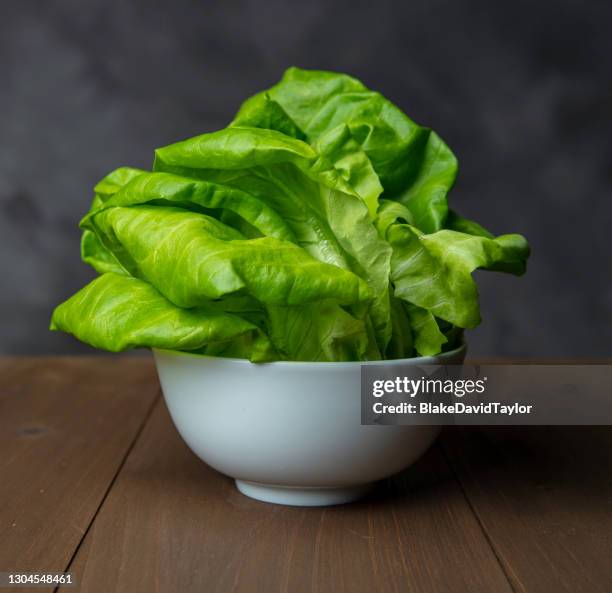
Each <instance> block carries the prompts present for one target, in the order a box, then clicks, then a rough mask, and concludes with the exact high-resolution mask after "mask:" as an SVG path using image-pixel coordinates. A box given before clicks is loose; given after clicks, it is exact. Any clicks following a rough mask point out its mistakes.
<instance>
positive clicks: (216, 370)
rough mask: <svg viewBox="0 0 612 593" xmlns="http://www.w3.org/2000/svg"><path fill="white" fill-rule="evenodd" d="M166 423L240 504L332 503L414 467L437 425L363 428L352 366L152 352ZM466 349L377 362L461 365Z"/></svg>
mask: <svg viewBox="0 0 612 593" xmlns="http://www.w3.org/2000/svg"><path fill="white" fill-rule="evenodd" d="M154 355H155V361H156V364H157V372H158V374H159V379H160V382H161V386H162V391H163V393H164V397H165V399H166V403H167V405H168V409H169V410H170V414H171V416H172V419H173V420H174V423H175V425H176V427H177V429H178V431H179V433H180V434H181V436H182V437H183V439H184V440H185V442H186V443H187V445H189V447H190V448H191V450H192V451H193V452H194V453H195V454H196V455H197V456H198V457H200V459H202V460H203V461H205V462H206V463H208V464H209V465H210V466H212V467H213V468H215V469H216V470H218V471H220V472H221V473H224V474H226V475H228V476H231V477H232V478H235V480H236V486H237V487H238V489H239V490H240V491H241V492H242V493H243V494H246V495H247V496H250V497H252V498H257V499H259V500H264V501H267V502H274V503H280V504H289V505H300V506H316V505H329V504H339V503H344V502H349V501H351V500H355V499H357V498H359V497H360V496H362V495H363V494H365V493H366V492H367V490H368V488H369V486H370V485H371V484H372V483H373V482H375V481H377V480H380V479H382V478H386V477H387V476H390V475H392V474H395V473H397V472H399V471H401V470H403V469H404V468H406V467H408V466H409V465H411V464H412V463H413V462H414V461H416V460H417V459H418V458H419V457H420V456H421V455H422V454H423V453H424V452H425V451H426V450H427V448H428V447H429V446H430V445H431V444H432V443H433V441H434V440H435V438H436V436H437V435H438V433H439V428H438V427H436V426H362V424H361V396H360V377H361V374H360V367H361V364H368V363H358V362H272V363H266V364H253V363H251V362H249V361H246V360H239V359H228V358H213V357H208V356H196V355H191V354H185V353H179V352H172V351H167V350H155V351H154ZM464 355H465V346H462V347H461V348H458V349H457V350H453V351H451V352H447V353H444V354H441V355H438V356H435V357H420V358H412V359H406V360H401V361H394V360H388V361H383V362H382V363H381V362H378V363H376V364H385V365H394V364H398V362H399V363H401V364H414V365H423V364H440V363H446V364H461V363H462V362H463V358H464Z"/></svg>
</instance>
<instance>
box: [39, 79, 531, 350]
mask: <svg viewBox="0 0 612 593" xmlns="http://www.w3.org/2000/svg"><path fill="white" fill-rule="evenodd" d="M456 175H457V160H456V158H455V156H454V155H453V153H452V152H451V151H450V149H449V148H448V146H446V144H445V143H444V142H443V141H442V140H441V138H440V137H439V136H437V135H436V134H435V132H433V131H431V130H429V129H428V128H424V127H422V126H419V125H418V124H416V123H414V122H413V121H412V120H411V119H410V118H408V117H407V116H406V115H405V114H404V113H403V112H402V111H401V110H400V109H399V108H398V107H396V106H395V105H393V103H391V102H390V101H388V100H387V99H385V98H384V97H383V96H382V95H380V94H379V93H376V92H374V91H371V90H369V89H367V88H366V87H365V86H364V85H363V84H362V83H361V82H359V81H358V80H356V79H354V78H352V77H350V76H347V75H344V74H336V73H331V72H321V71H307V70H300V69H297V68H290V69H289V70H288V71H287V72H286V73H285V75H284V77H283V79H282V80H281V81H280V82H279V83H278V84H276V85H275V86H273V87H272V88H270V89H268V90H267V91H263V92H261V93H258V94H257V95H255V96H254V97H251V98H250V99H247V100H246V101H245V102H244V104H243V105H242V106H241V108H240V109H239V111H238V113H237V114H236V116H235V117H234V119H233V121H232V122H231V123H230V124H229V125H228V127H227V128H225V129H223V130H219V131H217V132H213V133H209V134H202V135H200V136H196V137H194V138H190V139H187V140H183V141H181V142H177V143H175V144H171V145H169V146H165V147H162V148H158V149H157V150H156V151H155V158H154V163H153V167H152V171H144V170H141V169H134V168H130V167H122V168H119V169H116V170H115V171H113V172H111V173H110V174H109V175H107V176H106V177H105V178H104V179H102V180H101V181H100V182H99V183H98V184H97V185H96V187H95V188H94V197H93V200H92V203H91V206H90V208H89V211H88V212H87V213H86V214H85V216H84V218H83V219H82V220H81V228H82V231H83V235H82V241H81V256H82V259H83V261H85V262H86V263H88V264H90V265H91V266H92V267H93V268H94V269H95V270H96V271H97V272H98V273H99V274H100V276H99V278H97V279H96V280H94V281H93V282H91V283H90V284H88V285H87V286H86V287H84V288H83V289H82V290H81V291H79V292H78V293H77V294H76V295H74V296H73V297H71V298H69V299H68V300H67V301H66V302H65V303H63V304H61V305H59V306H58V307H57V308H56V310H55V311H54V313H53V316H52V321H51V328H52V329H57V330H62V331H66V332H69V333H71V334H73V335H75V336H76V337H77V338H79V339H80V340H82V341H84V342H87V343H89V344H91V345H92V346H95V347H97V348H102V349H106V350H110V351H121V350H125V349H128V348H136V347H157V348H166V349H172V350H180V351H189V352H193V353H198V354H208V355H213V356H231V357H239V358H247V359H250V360H252V361H254V362H261V361H269V360H312V361H348V360H379V359H385V358H405V357H411V356H415V355H435V354H438V353H439V352H441V351H443V350H444V349H449V348H453V347H456V346H457V345H458V344H460V343H461V340H462V332H463V329H464V328H472V327H475V326H476V325H477V324H478V323H479V322H480V312H479V306H478V292H477V288H476V284H475V282H474V279H473V277H472V273H473V271H474V270H475V269H488V270H497V271H503V272H509V273H513V274H517V275H520V274H522V273H524V271H525V264H526V260H527V258H528V256H529V247H528V245H527V242H526V241H525V239H524V238H523V237H522V236H520V235H501V236H498V237H495V236H493V234H491V233H490V232H489V231H487V230H486V229H485V228H484V227H482V226H480V225H479V224H478V223H476V222H474V221H471V220H467V219H464V218H462V217H461V216H460V215H458V214H457V213H456V212H455V211H454V210H451V209H450V208H449V206H448V193H449V191H450V189H451V188H452V186H453V184H454V181H455V178H456Z"/></svg>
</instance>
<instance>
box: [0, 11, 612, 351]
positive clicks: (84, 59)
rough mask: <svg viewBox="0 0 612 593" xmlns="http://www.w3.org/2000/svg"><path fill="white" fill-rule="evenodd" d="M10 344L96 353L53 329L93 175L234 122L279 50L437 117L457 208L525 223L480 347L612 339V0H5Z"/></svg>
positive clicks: (84, 275)
mask: <svg viewBox="0 0 612 593" xmlns="http://www.w3.org/2000/svg"><path fill="white" fill-rule="evenodd" d="M0 13H1V14H0V17H1V18H0V72H1V80H2V83H1V90H0V142H1V144H2V149H1V151H0V209H1V220H0V265H1V270H0V271H1V273H0V277H1V278H2V290H1V291H0V324H1V341H0V347H1V350H2V351H3V352H10V353H50V352H63V353H68V352H93V351H92V350H91V349H89V348H88V347H86V346H83V345H81V344H79V343H78V342H77V341H76V340H74V339H72V338H70V337H69V336H64V335H60V334H51V333H49V332H48V331H47V329H46V327H47V324H48V319H49V315H50V313H51V310H52V308H53V306H54V305H55V304H57V303H58V302H59V301H61V300H63V299H64V298H66V297H67V296H69V295H70V294H71V293H72V292H73V291H75V290H76V289H78V288H79V287H80V286H82V285H83V284H84V283H85V282H86V281H88V279H90V278H91V277H93V272H92V271H91V270H89V269H88V268H87V267H86V266H85V265H84V264H81V263H80V260H79V231H78V229H77V221H78V219H79V218H80V216H81V215H82V214H83V213H84V212H85V210H86V209H87V207H88V203H89V201H90V197H91V188H92V186H93V185H94V184H95V182H96V181H97V180H98V179H99V178H100V177H102V176H103V175H104V174H106V173H107V172H108V171H109V170H111V169H113V168H115V167H117V166H119V165H134V166H148V165H150V163H151V159H152V151H153V149H154V148H155V147H157V146H162V145H164V144H168V143H170V142H173V141H176V140H179V139H182V138H184V137H188V136H193V135H196V134H197V133H201V132H205V131H210V130H214V129H217V128H220V127H223V126H224V125H225V124H226V123H227V122H228V121H229V119H230V118H231V116H232V114H233V113H234V112H235V110H236V108H237V107H238V105H239V103H240V101H241V100H242V99H243V98H245V97H246V96H248V95H250V94H252V93H253V92H255V91H257V90H260V89H262V88H264V87H266V86H268V85H270V84H271V83H273V82H275V81H276V80H277V79H278V78H279V77H280V76H281V74H282V71H283V70H284V68H285V67H287V66H289V65H293V64H295V65H299V66H302V67H311V68H323V69H334V70H340V71H345V72H348V73H350V74H353V75H355V76H357V77H359V78H361V79H362V80H363V81H364V82H365V83H366V84H367V85H369V86H370V87H372V88H374V89H376V90H379V91H381V92H382V93H383V94H385V95H386V96H387V97H389V98H390V99H392V100H393V101H395V102H396V103H397V104H398V105H399V106H400V107H402V108H403V109H404V110H405V111H406V112H407V113H408V114H409V115H410V116H411V117H412V118H413V119H415V120H416V121H417V122H419V123H422V124H425V125H429V126H431V127H433V128H434V129H435V130H437V131H438V132H439V133H440V135H441V136H442V137H443V138H445V140H446V141H447V142H448V143H449V144H450V146H451V147H452V148H453V149H454V151H455V152H456V154H457V156H458V157H459V160H460V164H461V172H460V176H459V181H458V184H457V186H456V188H455V190H454V191H453V193H452V196H451V203H452V205H453V206H454V207H455V208H456V209H458V210H459V211H461V212H462V213H463V214H464V215H465V216H468V217H473V218H476V219H477V220H478V221H479V222H481V223H482V224H484V225H486V226H488V227H490V228H491V229H492V230H493V231H494V232H496V233H504V232H511V231H516V232H522V233H524V234H525V235H526V236H527V237H528V239H529V240H530V242H531V245H532V248H533V257H532V260H531V262H530V267H529V270H528V273H527V275H526V276H525V277H524V278H520V279H517V278H514V277H507V276H503V275H496V274H486V273H478V278H477V279H478V281H479V284H480V286H481V302H482V314H483V319H484V323H483V324H482V325H481V326H480V328H478V329H477V330H475V331H473V332H470V334H469V341H470V346H471V351H472V353H475V354H481V355H482V354H485V355H535V356H549V355H550V356H552V355H556V356H604V355H607V356H609V355H610V354H611V350H612V349H611V347H610V338H611V337H612V328H611V322H612V315H611V313H612V306H611V304H612V280H611V279H610V276H611V274H612V266H611V263H612V261H611V256H610V247H609V246H610V243H611V237H610V227H611V226H612V225H611V223H612V201H611V197H612V196H611V195H610V181H611V177H612V169H611V167H610V160H611V156H612V154H611V152H612V151H611V148H610V138H611V136H612V122H611V119H610V116H611V115H612V109H611V106H612V77H611V74H612V67H611V66H612V35H611V33H612V24H611V23H612V5H611V4H610V3H606V2H594V1H588V2H581V1H579V0H571V1H555V2H554V1H540V2H520V1H513V2H490V1H488V0H477V1H467V2H457V1H453V0H430V1H427V2H406V1H403V2H389V1H385V0H378V1H377V2H356V1H346V2H343V1H331V0H309V1H300V2H277V1H263V0H260V1H259V2H255V1H251V2H249V1H240V2H232V1H229V0H226V1H224V2H214V3H212V2H204V1H199V2H196V1H193V2H190V1H187V0H173V1H172V2H168V1H167V0H166V1H164V2H155V1H150V0H149V1H147V2H144V1H140V2H130V1H124V2H113V1H109V0H104V1H102V0H87V1H84V0H72V1H69V0H59V1H52V2H41V1H20V2H10V3H7V2H3V3H2V7H1V8H0Z"/></svg>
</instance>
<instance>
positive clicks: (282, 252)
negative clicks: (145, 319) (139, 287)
mask: <svg viewBox="0 0 612 593" xmlns="http://www.w3.org/2000/svg"><path fill="white" fill-rule="evenodd" d="M88 223H89V224H91V226H92V228H93V229H94V230H95V232H96V234H97V235H98V236H99V237H100V238H101V239H102V242H103V243H104V245H105V246H106V247H107V248H108V249H109V250H110V251H111V252H112V253H113V254H114V255H115V257H116V258H117V259H118V260H119V261H121V263H122V265H123V267H124V268H126V269H127V270H129V272H130V273H131V274H132V275H133V276H137V277H141V278H143V279H145V280H147V281H148V282H150V283H151V284H152V285H153V286H155V288H157V290H159V292H161V293H162V294H163V295H164V296H165V297H166V298H168V299H169V300H170V301H172V302H173V303H174V304H176V305H178V306H179V307H194V306H198V305H202V304H205V303H206V302H207V301H209V300H213V299H218V298H221V297H223V296H224V295H228V294H233V293H246V294H249V295H252V296H253V297H254V298H255V299H257V300H258V301H260V302H262V303H268V304H275V305H297V304H304V303H308V302H313V301H316V300H325V299H333V300H335V301H337V302H338V303H340V304H353V303H359V302H363V301H367V300H368V299H369V298H370V291H369V289H368V286H367V284H366V283H365V282H364V281H363V280H361V279H359V278H358V277H357V276H355V275H354V274H352V273H351V272H350V271H348V270H343V269H340V268H338V267H336V266H332V265H329V264H325V263H323V262H320V261H318V260H316V259H314V258H313V257H311V256H309V255H308V254H307V253H306V252H305V251H304V250H303V249H301V248H300V247H299V246H297V245H295V244H294V243H291V242H289V241H281V240H279V239H275V238H273V237H263V238H260V239H244V238H243V237H242V235H241V234H240V233H239V232H238V231H236V230H234V229H232V228H231V227H228V226H226V225H225V224H223V223H222V222H220V221H218V220H216V219H214V218H211V217H210V216H207V215H205V214H200V213H196V212H190V211H186V210H182V209H178V208H168V207H163V206H133V207H127V208H126V207H116V208H107V209H102V210H99V211H98V212H95V213H94V214H93V215H92V216H91V217H90V218H89V222H88Z"/></svg>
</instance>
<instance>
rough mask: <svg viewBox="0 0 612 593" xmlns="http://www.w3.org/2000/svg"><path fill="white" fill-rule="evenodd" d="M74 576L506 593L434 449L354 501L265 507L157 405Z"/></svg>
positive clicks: (208, 587)
mask: <svg viewBox="0 0 612 593" xmlns="http://www.w3.org/2000/svg"><path fill="white" fill-rule="evenodd" d="M71 570H74V571H75V572H76V574H77V576H78V578H79V579H80V580H81V582H82V585H81V588H80V591H82V592H87V593H93V592H100V593H103V592H107V591H113V592H114V593H121V592H124V591H125V592H129V593H139V592H143V593H144V592H147V593H148V592H150V591H163V592H164V593H172V592H181V593H182V592H185V591H206V593H215V592H218V593H230V592H232V593H242V592H244V593H259V592H261V593H274V592H287V593H342V592H347V593H349V592H350V593H361V592H364V593H366V592H367V593H374V592H381V593H382V592H385V593H386V592H398V593H399V592H401V593H405V592H427V593H436V592H444V593H451V592H452V593H463V592H465V593H468V592H469V593H479V592H482V593H492V592H495V593H510V592H511V589H510V587H509V585H508V581H507V579H506V577H505V576H504V574H503V572H502V570H501V568H500V565H499V563H498V561H497V560H496V558H495V556H494V554H493V553H492V550H491V548H490V547H489V544H488V543H487V541H486V539H485V537H484V535H483V533H482V531H481V529H480V526H479V525H478V523H477V521H476V519H475V517H474V515H473V513H472V511H471V510H470V508H469V506H468V505H467V503H466V500H465V498H464V496H463V494H462V492H461V490H460V488H459V486H458V484H457V482H456V481H455V479H454V477H453V476H452V474H451V472H450V471H449V468H448V466H447V464H446V462H445V461H444V460H443V458H442V456H441V454H440V451H439V450H438V449H437V448H434V449H433V450H432V451H431V452H430V453H429V454H428V455H427V456H426V457H425V458H424V459H423V460H422V461H421V462H420V463H419V464H417V465H416V466H415V467H414V468H412V469H411V470H409V471H408V472H405V473H404V474H402V475H400V476H398V477H397V478H395V479H393V480H391V481H389V482H387V483H386V484H385V486H384V487H383V488H381V489H380V490H379V491H378V492H377V493H376V495H375V496H374V497H373V498H371V499H369V500H366V501H363V502H361V503H356V504H352V505H346V506H341V507H330V508H323V509H316V508H310V509H303V508H291V507H283V506H277V505H269V504H266V503H261V502H257V501H255V500H251V499H249V498H246V497H244V496H242V495H241V494H240V493H238V492H237V490H236V489H235V488H234V485H233V483H232V481H231V480H230V479H228V478H226V477H224V476H222V475H220V474H218V473H217V472H215V471H214V470H212V469H211V468H209V467H208V466H206V465H205V464H203V463H202V462H201V461H199V460H198V459H197V458H196V457H195V456H194V455H193V454H192V453H191V452H190V451H188V449H187V448H186V446H185V445H184V443H183V442H182V441H181V439H180V437H179V436H178V434H177V432H176V430H175V428H174V427H173V426H172V424H171V421H170V419H169V416H168V413H167V410H166V408H165V405H164V404H163V402H160V403H159V404H158V405H157V407H156V409H155V411H154V413H153V415H152V417H151V420H150V421H149V423H148V424H147V426H146V428H145V430H144V431H143V433H142V435H141V437H140V438H139V440H138V442H137V444H136V445H135V447H134V449H133V450H132V452H131V453H130V455H129V457H128V459H127V461H126V463H125V465H124V466H123V468H122V470H121V472H120V474H119V476H118V478H117V480H116V482H115V484H114V486H113V489H112V491H111V492H110V494H109V496H108V497H107V499H106V501H105V503H104V505H103V507H102V509H101V511H100V513H99V514H98V516H97V517H96V520H95V522H94V524H93V525H92V528H91V529H90V531H89V533H88V534H87V536H86V538H85V542H84V544H83V546H82V547H81V548H80V549H79V552H78V554H77V557H76V559H75V561H74V563H73V565H72V566H71ZM62 590H63V589H62ZM65 590H66V591H70V590H69V589H65Z"/></svg>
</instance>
